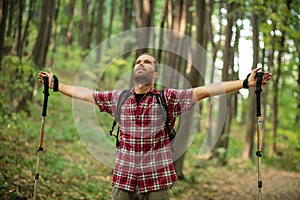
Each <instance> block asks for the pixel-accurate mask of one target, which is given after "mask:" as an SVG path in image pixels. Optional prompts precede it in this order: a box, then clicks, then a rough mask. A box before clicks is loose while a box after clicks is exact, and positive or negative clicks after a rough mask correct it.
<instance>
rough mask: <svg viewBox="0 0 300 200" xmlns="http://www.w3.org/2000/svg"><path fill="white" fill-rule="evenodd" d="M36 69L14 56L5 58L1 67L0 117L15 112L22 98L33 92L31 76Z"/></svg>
mask: <svg viewBox="0 0 300 200" xmlns="http://www.w3.org/2000/svg"><path fill="white" fill-rule="evenodd" d="M36 72H37V71H36V69H35V67H34V64H33V63H32V61H31V60H29V59H25V60H20V59H19V58H18V57H16V56H5V57H4V59H3V62H2V66H1V81H0V88H1V89H0V109H1V110H0V114H1V116H3V115H6V114H10V113H12V112H15V111H17V108H18V106H19V105H20V104H22V103H25V104H26V103H28V102H27V101H28V99H24V97H27V96H30V94H32V92H33V84H34V82H33V78H35V77H33V76H35V74H37V73H36Z"/></svg>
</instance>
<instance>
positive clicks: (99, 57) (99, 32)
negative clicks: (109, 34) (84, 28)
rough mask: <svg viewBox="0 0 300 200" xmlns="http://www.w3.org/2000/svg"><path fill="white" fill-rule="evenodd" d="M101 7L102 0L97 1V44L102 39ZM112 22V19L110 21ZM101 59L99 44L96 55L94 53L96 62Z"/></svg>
mask: <svg viewBox="0 0 300 200" xmlns="http://www.w3.org/2000/svg"><path fill="white" fill-rule="evenodd" d="M103 7H104V0H101V1H99V2H98V17H97V19H98V22H97V30H96V32H97V36H96V42H97V45H99V44H100V43H101V42H102V40H103V33H102V29H103ZM111 23H112V21H111ZM100 60H101V46H98V47H97V55H96V63H99V62H100Z"/></svg>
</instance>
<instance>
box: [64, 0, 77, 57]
mask: <svg viewBox="0 0 300 200" xmlns="http://www.w3.org/2000/svg"><path fill="white" fill-rule="evenodd" d="M74 9H75V0H70V2H69V5H68V15H67V16H68V25H67V34H66V42H65V47H67V46H69V45H71V44H72V40H73V38H72V30H73V22H74ZM66 53H67V52H66Z"/></svg>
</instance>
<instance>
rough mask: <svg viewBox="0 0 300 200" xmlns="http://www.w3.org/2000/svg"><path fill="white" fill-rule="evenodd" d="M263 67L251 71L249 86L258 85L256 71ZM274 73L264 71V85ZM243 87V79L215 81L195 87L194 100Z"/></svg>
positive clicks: (227, 92)
mask: <svg viewBox="0 0 300 200" xmlns="http://www.w3.org/2000/svg"><path fill="white" fill-rule="evenodd" d="M260 69H261V68H256V69H254V70H253V71H252V72H251V75H250V76H249V78H248V86H249V87H255V86H256V73H257V72H258V71H259V70H260ZM271 77H272V74H271V73H269V72H264V75H263V79H262V85H265V84H267V83H268V81H269V80H270V79H271ZM242 88H243V80H236V81H225V82H221V83H213V84H209V85H207V86H201V87H196V88H194V92H193V102H194V103H195V102H197V101H200V100H202V99H204V98H207V97H211V96H216V95H222V94H229V93H232V92H236V91H238V90H240V89H242Z"/></svg>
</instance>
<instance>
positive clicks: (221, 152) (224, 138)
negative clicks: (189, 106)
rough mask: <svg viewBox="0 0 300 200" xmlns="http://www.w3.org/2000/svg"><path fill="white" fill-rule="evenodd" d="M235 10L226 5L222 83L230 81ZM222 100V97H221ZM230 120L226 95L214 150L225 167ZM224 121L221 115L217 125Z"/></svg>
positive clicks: (228, 99) (229, 105) (228, 102)
mask: <svg viewBox="0 0 300 200" xmlns="http://www.w3.org/2000/svg"><path fill="white" fill-rule="evenodd" d="M234 8H235V4H234V3H229V4H227V26H226V31H225V38H226V39H225V45H224V50H223V58H224V59H223V69H222V81H228V80H231V78H232V77H231V76H230V74H229V71H230V69H231V68H232V63H231V60H232V58H231V56H233V51H232V49H233V48H232V47H231V45H230V43H231V40H232V33H233V32H232V28H233V25H234V17H233V14H234V13H233V10H234ZM221 98H224V97H221ZM222 106H224V105H223V101H222V100H220V102H219V107H220V108H221V107H222ZM231 120H232V109H231V95H226V117H225V123H224V127H223V129H222V132H221V135H220V139H219V140H218V142H217V144H216V146H215V150H214V152H213V153H214V156H216V157H217V158H219V162H220V164H221V165H226V157H227V148H228V143H229V133H230V126H231ZM223 121H224V118H223V115H219V117H218V125H221V124H222V122H223Z"/></svg>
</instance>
